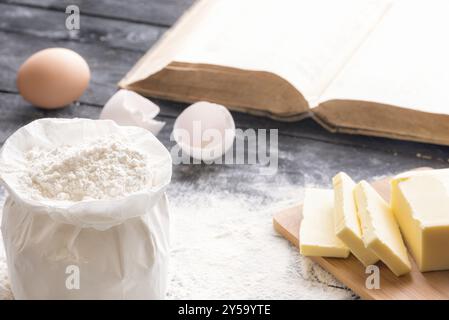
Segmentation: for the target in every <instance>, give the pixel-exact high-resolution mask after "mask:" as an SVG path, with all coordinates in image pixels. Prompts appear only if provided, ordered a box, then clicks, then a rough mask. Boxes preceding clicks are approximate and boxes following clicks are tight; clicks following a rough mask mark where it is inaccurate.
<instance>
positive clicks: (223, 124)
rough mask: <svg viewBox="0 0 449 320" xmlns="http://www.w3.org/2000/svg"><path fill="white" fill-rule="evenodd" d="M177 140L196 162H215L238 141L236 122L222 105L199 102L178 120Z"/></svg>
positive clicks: (184, 112)
mask: <svg viewBox="0 0 449 320" xmlns="http://www.w3.org/2000/svg"><path fill="white" fill-rule="evenodd" d="M173 137H174V140H175V141H176V143H177V144H178V145H179V146H180V148H181V149H182V150H183V151H184V152H185V153H187V154H188V155H189V156H191V157H192V158H194V159H198V160H203V161H211V160H214V159H217V158H220V157H221V156H222V155H223V154H225V153H226V152H227V151H228V150H229V149H230V148H231V147H232V145H233V143H234V138H235V123H234V119H233V118H232V115H231V113H230V112H229V110H228V109H226V107H224V106H222V105H219V104H215V103H210V102H205V101H201V102H197V103H194V104H192V105H191V106H189V107H187V108H186V109H185V110H184V111H183V112H182V113H181V114H180V115H179V116H178V118H177V119H176V121H175V124H174V128H173Z"/></svg>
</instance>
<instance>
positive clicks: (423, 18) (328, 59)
mask: <svg viewBox="0 0 449 320" xmlns="http://www.w3.org/2000/svg"><path fill="white" fill-rule="evenodd" d="M448 15H449V1H447V0H396V1H387V0H200V1H198V2H196V3H195V4H194V5H193V7H192V8H191V9H190V10H189V11H188V12H187V13H185V14H184V16H183V17H182V18H181V19H180V20H179V21H178V23H177V24H176V25H175V26H174V27H173V28H172V29H170V30H169V31H167V33H166V34H165V35H164V37H163V38H162V39H161V40H160V41H159V42H158V44H157V45H156V46H155V47H154V48H152V49H151V50H150V51H149V52H148V53H147V54H146V55H145V56H144V57H143V58H142V59H141V60H140V61H139V62H138V63H137V64H136V65H135V66H134V67H133V69H132V70H131V71H130V72H129V73H128V74H127V75H126V77H125V78H124V79H122V80H121V82H120V83H119V85H120V86H121V87H123V88H127V89H131V90H135V91H138V92H140V93H142V94H145V95H148V96H154V97H159V98H165V99H171V100H176V101H184V102H195V101H199V100H207V101H211V102H216V103H221V104H223V105H225V106H227V107H229V108H231V109H234V110H239V111H244V112H249V113H254V114H261V115H267V116H270V117H273V118H277V119H281V120H287V121H293V120H298V119H301V118H303V117H306V116H312V117H313V118H314V119H316V120H317V121H318V122H319V123H321V124H322V125H323V126H325V127H326V128H328V129H329V130H332V131H341V132H348V133H357V134H366V135H374V136H383V137H393V138H398V139H405V140H414V141H423V142H431V143H436V144H445V145H449V18H448Z"/></svg>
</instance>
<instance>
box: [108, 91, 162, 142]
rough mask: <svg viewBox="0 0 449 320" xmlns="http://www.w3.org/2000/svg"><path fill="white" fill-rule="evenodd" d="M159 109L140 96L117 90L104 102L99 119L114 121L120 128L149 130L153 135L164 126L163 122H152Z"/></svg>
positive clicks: (131, 92)
mask: <svg viewBox="0 0 449 320" xmlns="http://www.w3.org/2000/svg"><path fill="white" fill-rule="evenodd" d="M159 111H160V109H159V107H158V106H157V105H156V104H154V103H153V102H151V101H150V100H148V99H147V98H145V97H142V96H141V95H139V94H137V93H135V92H133V91H129V90H119V91H117V92H116V93H115V94H114V95H113V96H112V97H111V98H110V99H109V100H108V102H106V104H105V106H104V107H103V110H102V111H101V114H100V119H109V120H114V121H115V122H116V123H117V124H118V125H121V126H137V127H141V128H144V129H147V130H149V131H150V132H151V133H153V134H154V135H157V134H158V133H159V131H161V129H162V128H163V126H164V125H165V122H161V121H157V120H154V118H155V117H156V116H157V115H158V113H159Z"/></svg>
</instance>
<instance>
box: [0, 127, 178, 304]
mask: <svg viewBox="0 0 449 320" xmlns="http://www.w3.org/2000/svg"><path fill="white" fill-rule="evenodd" d="M171 166H172V161H171V157H170V153H169V152H168V150H167V149H166V148H165V147H164V146H163V145H162V144H161V143H160V141H158V140H157V138H156V137H155V136H154V135H153V134H151V133H150V132H149V131H147V130H145V129H143V128H138V127H132V126H118V125H117V124H115V123H114V122H113V121H109V120H90V119H39V120H36V121H33V122H31V123H30V124H28V125H26V126H24V127H22V128H20V129H19V130H17V131H16V132H15V133H13V134H12V135H11V136H10V137H9V138H8V139H7V140H6V141H5V143H4V145H3V147H2V148H1V149H0V183H1V184H2V185H3V186H4V187H5V188H6V190H7V191H8V197H7V199H6V201H5V204H4V209H3V216H2V225H1V233H2V237H3V242H4V245H5V253H6V260H7V266H8V275H9V280H10V284H11V290H12V292H13V295H14V297H15V298H16V299H163V298H164V297H165V294H166V287H167V270H168V258H169V211H168V202H167V197H166V195H165V189H166V187H167V186H168V184H169V183H170V179H171V172H172V168H171Z"/></svg>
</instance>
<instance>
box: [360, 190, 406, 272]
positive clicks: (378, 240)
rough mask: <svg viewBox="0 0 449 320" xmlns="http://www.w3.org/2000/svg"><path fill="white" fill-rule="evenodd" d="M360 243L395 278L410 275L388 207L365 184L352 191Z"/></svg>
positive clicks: (397, 227)
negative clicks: (363, 244) (359, 231)
mask: <svg viewBox="0 0 449 320" xmlns="http://www.w3.org/2000/svg"><path fill="white" fill-rule="evenodd" d="M354 194H355V199H356V204H357V210H358V213H359V216H360V223H361V226H362V233H363V242H364V243H365V246H366V247H367V248H369V249H371V250H372V251H373V252H374V253H375V254H376V255H377V256H378V257H379V259H380V260H382V262H383V263H385V264H386V265H387V266H388V268H390V270H391V271H392V272H393V273H394V274H395V275H397V276H400V275H403V274H406V273H408V272H410V270H411V265H410V261H409V259H408V254H407V249H406V248H405V245H404V241H403V240H402V237H401V232H400V231H399V226H398V224H397V222H396V220H395V218H394V216H393V212H392V210H391V208H390V206H389V205H388V204H387V203H386V202H385V200H384V199H382V197H381V196H380V195H379V194H378V193H377V192H376V190H374V189H373V187H372V186H371V185H369V184H368V183H367V182H366V181H361V182H360V183H358V184H357V186H356V187H355V189H354Z"/></svg>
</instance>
